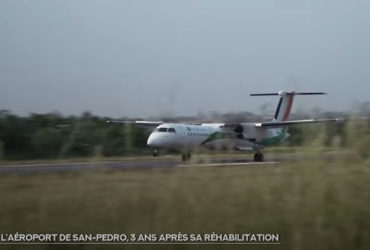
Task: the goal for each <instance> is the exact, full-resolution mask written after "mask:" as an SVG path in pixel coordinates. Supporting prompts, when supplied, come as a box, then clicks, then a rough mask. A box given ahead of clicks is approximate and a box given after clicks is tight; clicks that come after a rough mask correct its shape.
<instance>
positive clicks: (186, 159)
mask: <svg viewBox="0 0 370 250" xmlns="http://www.w3.org/2000/svg"><path fill="white" fill-rule="evenodd" d="M181 159H182V161H190V159H191V154H190V153H184V154H182V156H181Z"/></svg>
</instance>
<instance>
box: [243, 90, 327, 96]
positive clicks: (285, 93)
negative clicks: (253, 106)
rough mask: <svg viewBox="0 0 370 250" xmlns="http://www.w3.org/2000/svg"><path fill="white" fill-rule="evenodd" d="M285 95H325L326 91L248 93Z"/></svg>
mask: <svg viewBox="0 0 370 250" xmlns="http://www.w3.org/2000/svg"><path fill="white" fill-rule="evenodd" d="M286 95H327V93H325V92H294V91H279V92H276V93H259V94H250V96H286Z"/></svg>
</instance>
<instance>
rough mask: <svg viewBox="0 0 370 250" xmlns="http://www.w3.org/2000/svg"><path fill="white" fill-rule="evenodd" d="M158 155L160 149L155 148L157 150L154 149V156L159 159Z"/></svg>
mask: <svg viewBox="0 0 370 250" xmlns="http://www.w3.org/2000/svg"><path fill="white" fill-rule="evenodd" d="M158 154H159V152H158V148H155V149H154V151H153V156H154V157H157V156H158Z"/></svg>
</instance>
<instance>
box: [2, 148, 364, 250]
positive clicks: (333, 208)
mask: <svg viewBox="0 0 370 250" xmlns="http://www.w3.org/2000/svg"><path fill="white" fill-rule="evenodd" d="M369 188H370V164H369V162H368V161H366V160H363V159H360V158H354V159H353V158H349V157H348V156H347V155H346V154H343V155H341V154H338V155H337V156H336V157H329V158H328V157H324V158H323V157H320V155H317V156H312V157H310V160H309V161H307V160H305V161H299V160H296V161H294V162H285V163H280V164H278V165H263V166H261V165H258V166H232V167H228V166H225V167H195V166H194V167H192V166H189V167H186V168H174V169H156V170H145V171H135V170H125V171H84V172H71V173H63V174H43V175H30V176H1V177H0V190H1V191H0V193H1V205H0V218H1V219H0V228H1V233H15V232H22V233H50V232H53V233H178V232H182V233H212V232H218V233H279V234H280V243H281V244H280V245H273V246H271V245H267V246H263V248H264V249H369V248H370V192H369V190H370V189H369ZM0 247H1V246H0ZM2 247H6V246H2ZM8 247H9V248H12V249H16V248H23V247H24V246H8ZM32 247H34V249H48V248H50V246H48V245H42V246H28V247H27V248H32ZM58 247H59V248H64V247H65V248H67V247H68V248H69V247H70V246H58ZM73 247H74V248H75V249H87V248H91V247H92V246H85V245H77V246H73ZM101 247H105V248H106V249H109V248H111V247H112V246H99V248H101ZM137 247H142V248H147V246H127V248H137ZM200 247H204V246H197V245H195V246H194V245H177V246H170V248H177V249H192V248H200ZM208 247H210V246H208ZM217 247H219V248H225V246H211V248H217ZM239 247H240V248H243V249H245V248H246V246H239ZM257 247H258V248H261V246H247V248H249V249H255V248H257Z"/></svg>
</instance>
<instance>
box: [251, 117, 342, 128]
mask: <svg viewBox="0 0 370 250" xmlns="http://www.w3.org/2000/svg"><path fill="white" fill-rule="evenodd" d="M340 121H343V119H340V118H335V119H307V120H293V121H282V122H260V123H255V124H254V126H256V127H285V126H291V125H298V124H310V123H320V122H340Z"/></svg>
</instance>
